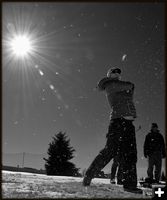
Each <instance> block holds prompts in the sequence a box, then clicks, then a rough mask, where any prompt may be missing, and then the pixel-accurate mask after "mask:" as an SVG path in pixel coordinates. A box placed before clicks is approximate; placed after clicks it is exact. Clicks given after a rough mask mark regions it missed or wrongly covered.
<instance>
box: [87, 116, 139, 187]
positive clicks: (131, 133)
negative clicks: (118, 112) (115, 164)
mask: <svg viewBox="0 0 167 200" xmlns="http://www.w3.org/2000/svg"><path fill="white" fill-rule="evenodd" d="M106 137H107V141H106V145H105V147H104V149H102V150H101V151H100V152H99V154H98V155H97V156H96V158H95V159H94V161H93V162H92V163H91V165H90V167H89V168H88V170H87V171H86V176H88V177H91V178H93V177H94V175H95V174H96V173H97V172H99V171H101V170H102V169H103V168H104V167H105V166H106V165H107V164H108V163H109V162H110V161H111V159H113V158H114V157H116V156H119V158H120V160H121V163H122V167H123V172H124V173H123V185H124V187H130V186H132V187H136V185H137V173H136V162H137V149H136V137H135V127H134V126H133V123H132V121H130V120H125V119H123V118H119V119H114V120H111V121H110V125H109V128H108V133H107V136H106Z"/></svg>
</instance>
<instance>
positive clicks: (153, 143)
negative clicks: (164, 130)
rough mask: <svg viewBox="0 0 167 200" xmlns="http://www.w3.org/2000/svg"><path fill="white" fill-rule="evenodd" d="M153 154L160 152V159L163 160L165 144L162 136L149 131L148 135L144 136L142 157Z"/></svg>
mask: <svg viewBox="0 0 167 200" xmlns="http://www.w3.org/2000/svg"><path fill="white" fill-rule="evenodd" d="M154 152H160V153H161V155H162V158H165V154H166V152H165V143H164V138H163V136H162V135H161V134H160V133H159V131H157V132H153V131H152V130H151V132H150V133H148V134H147V135H146V138H145V142H144V156H145V157H147V156H151V155H152V154H153V153H154Z"/></svg>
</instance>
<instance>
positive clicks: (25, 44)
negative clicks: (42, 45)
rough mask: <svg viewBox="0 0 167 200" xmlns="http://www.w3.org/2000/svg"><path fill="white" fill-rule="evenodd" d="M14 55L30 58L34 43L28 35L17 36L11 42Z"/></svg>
mask: <svg viewBox="0 0 167 200" xmlns="http://www.w3.org/2000/svg"><path fill="white" fill-rule="evenodd" d="M10 47H11V51H12V53H13V54H14V55H15V56H17V57H20V58H23V57H26V56H28V55H29V54H30V53H31V52H32V49H33V48H32V42H31V39H30V38H29V37H28V36H27V35H16V36H15V37H14V38H13V39H12V40H11V44H10Z"/></svg>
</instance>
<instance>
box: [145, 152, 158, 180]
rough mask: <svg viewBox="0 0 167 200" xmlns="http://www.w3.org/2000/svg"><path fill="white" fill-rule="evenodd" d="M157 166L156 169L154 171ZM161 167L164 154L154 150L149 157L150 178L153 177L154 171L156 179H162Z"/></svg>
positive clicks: (148, 171)
mask: <svg viewBox="0 0 167 200" xmlns="http://www.w3.org/2000/svg"><path fill="white" fill-rule="evenodd" d="M154 166H155V171H154ZM161 167H162V154H161V152H154V153H153V154H152V155H150V156H149V157H148V170H147V174H148V177H149V178H150V179H153V171H154V177H155V180H156V181H159V180H160V177H161Z"/></svg>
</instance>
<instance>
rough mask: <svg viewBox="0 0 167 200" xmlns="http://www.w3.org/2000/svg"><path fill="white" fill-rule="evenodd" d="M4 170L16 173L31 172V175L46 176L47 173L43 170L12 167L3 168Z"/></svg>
mask: <svg viewBox="0 0 167 200" xmlns="http://www.w3.org/2000/svg"><path fill="white" fill-rule="evenodd" d="M2 170H6V171H15V172H29V173H35V174H46V171H45V170H43V169H40V170H39V169H35V168H30V167H23V168H20V167H19V166H18V167H12V166H2Z"/></svg>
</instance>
